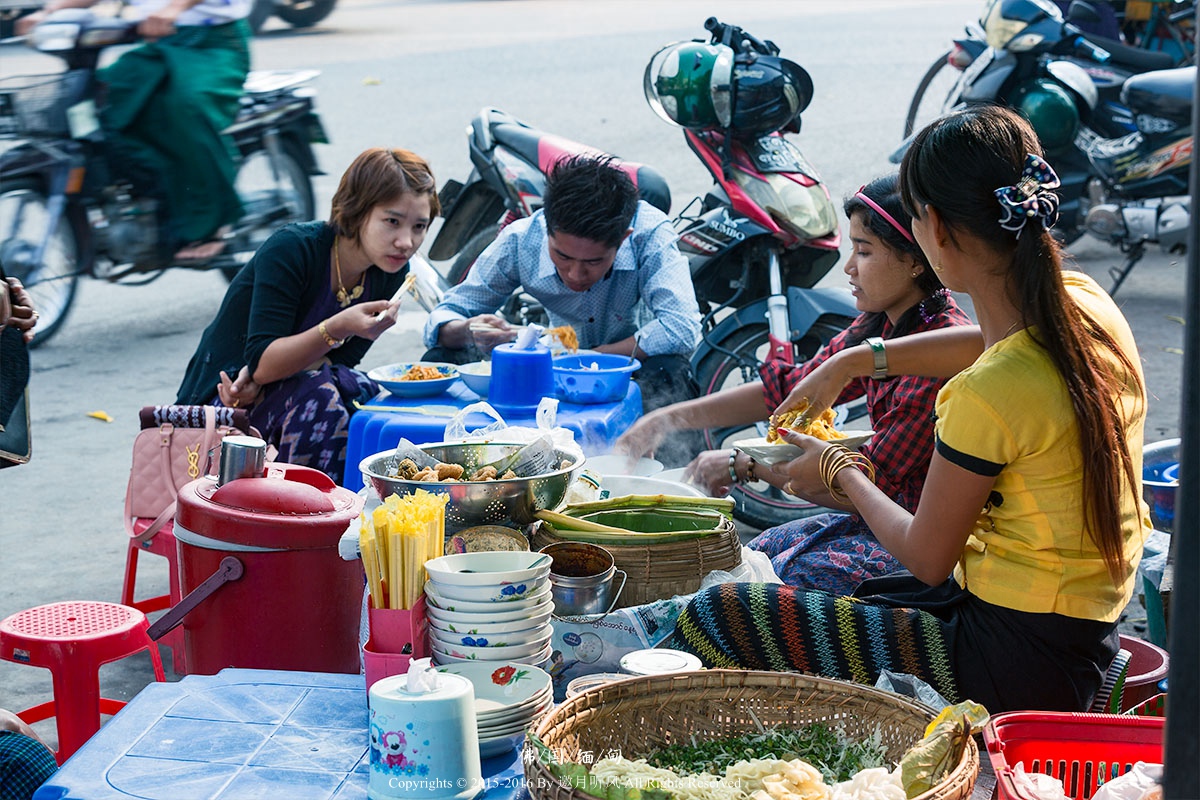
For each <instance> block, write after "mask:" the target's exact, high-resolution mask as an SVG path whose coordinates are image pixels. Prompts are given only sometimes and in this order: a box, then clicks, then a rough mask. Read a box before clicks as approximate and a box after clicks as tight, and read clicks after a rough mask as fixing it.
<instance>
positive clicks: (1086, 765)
mask: <svg viewBox="0 0 1200 800" xmlns="http://www.w3.org/2000/svg"><path fill="white" fill-rule="evenodd" d="M1163 722H1164V720H1163V718H1161V717H1157V718H1156V717H1134V716H1126V715H1115V714H1072V713H1066V712H1055V711H1011V712H1008V713H1006V714H997V715H996V716H994V717H992V718H991V720H990V721H989V722H988V724H987V726H986V727H984V729H983V741H984V744H985V745H986V747H987V752H988V757H989V758H990V759H991V762H992V769H993V770H994V771H995V773H996V789H997V798H998V800H1027V795H1025V794H1023V793H1022V792H1020V791H1019V790H1018V789H1017V787H1016V785H1015V784H1014V782H1013V774H1014V772H1015V770H1016V767H1017V764H1018V763H1022V762H1023V763H1024V765H1025V771H1026V772H1030V773H1033V772H1039V773H1042V774H1045V775H1050V776H1051V777H1054V778H1058V779H1059V780H1060V781H1062V782H1063V790H1064V791H1065V792H1066V793H1067V796H1068V797H1071V798H1074V800H1087V799H1088V798H1090V797H1091V796H1092V795H1093V794H1094V793H1095V792H1096V789H1098V788H1099V787H1100V786H1101V785H1102V784H1103V783H1105V782H1106V781H1109V780H1112V779H1113V778H1115V777H1117V776H1118V775H1124V774H1125V773H1126V772H1128V771H1129V770H1131V769H1133V765H1134V764H1136V763H1137V762H1139V761H1145V762H1147V763H1153V764H1161V763H1162V760H1163V748H1162V742H1163Z"/></svg>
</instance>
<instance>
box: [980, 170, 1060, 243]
mask: <svg viewBox="0 0 1200 800" xmlns="http://www.w3.org/2000/svg"><path fill="white" fill-rule="evenodd" d="M1060 185H1061V182H1060V181H1059V179H1058V175H1056V174H1055V172H1054V170H1053V169H1051V167H1050V165H1049V164H1047V163H1046V162H1045V160H1044V159H1042V158H1040V157H1039V156H1035V155H1033V154H1032V153H1029V154H1027V155H1026V156H1025V168H1024V169H1023V170H1021V179H1020V180H1019V181H1017V182H1016V183H1015V184H1013V185H1012V186H1001V187H1000V188H999V189H997V190H996V199H998V200H999V201H1000V211H1001V216H1000V220H999V221H1000V227H1002V228H1004V229H1005V230H1010V231H1016V233H1017V238H1020V236H1021V231H1022V230H1023V229H1024V228H1025V222H1026V220H1028V219H1030V218H1031V217H1037V218H1038V219H1040V220H1041V221H1042V226H1043V227H1045V228H1050V227H1051V226H1053V225H1054V223H1055V222H1056V221H1057V220H1058V195H1057V194H1055V193H1054V190H1055V189H1057V188H1058V187H1059V186H1060Z"/></svg>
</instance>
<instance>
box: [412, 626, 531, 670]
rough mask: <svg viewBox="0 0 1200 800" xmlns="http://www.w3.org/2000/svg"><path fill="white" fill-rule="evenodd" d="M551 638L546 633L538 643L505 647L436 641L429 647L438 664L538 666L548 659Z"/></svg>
mask: <svg viewBox="0 0 1200 800" xmlns="http://www.w3.org/2000/svg"><path fill="white" fill-rule="evenodd" d="M552 636H553V632H551V633H547V634H546V636H545V638H544V639H541V640H539V641H534V642H530V643H528V644H514V645H508V646H507V647H468V646H466V645H459V644H442V643H441V642H438V641H432V642H430V643H429V647H430V649H432V650H433V660H434V661H436V662H438V663H445V662H447V661H509V660H512V661H527V663H530V664H540V663H542V662H544V661H545V660H546V659H547V658H549V657H550V653H551V649H550V638H551V637H552ZM543 654H544V655H543Z"/></svg>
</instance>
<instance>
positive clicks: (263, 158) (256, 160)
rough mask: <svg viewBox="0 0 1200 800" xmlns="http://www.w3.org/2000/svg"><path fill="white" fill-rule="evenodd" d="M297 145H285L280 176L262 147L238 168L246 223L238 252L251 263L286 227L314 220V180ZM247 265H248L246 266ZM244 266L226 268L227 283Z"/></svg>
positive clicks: (242, 224) (240, 224) (241, 228)
mask: <svg viewBox="0 0 1200 800" xmlns="http://www.w3.org/2000/svg"><path fill="white" fill-rule="evenodd" d="M294 148H295V145H294V144H292V143H290V142H284V143H283V146H282V148H281V151H280V157H279V163H278V164H277V165H276V166H277V168H278V170H279V172H278V179H276V173H275V171H274V170H273V169H272V165H271V156H270V154H268V153H267V151H266V150H265V149H264V148H262V147H258V148H256V149H254V150H251V151H250V152H248V153H246V155H245V157H244V158H243V159H242V163H241V165H240V166H239V167H238V173H237V179H236V182H235V186H236V187H237V193H238V197H240V198H241V199H242V207H243V212H242V219H241V220H239V222H238V229H239V230H238V237H237V239H236V241H237V245H236V247H237V251H238V253H240V254H241V255H244V256H245V257H246V258H247V259H248V258H249V257H250V256H251V255H253V254H254V252H255V251H256V250H258V248H259V246H260V245H262V243H263V242H265V241H266V240H267V238H268V237H270V235H271V234H272V233H274V232H275V231H277V230H278V229H279V228H282V227H283V226H284V225H290V224H291V223H293V222H307V221H308V220H310V219H313V217H314V215H315V213H316V205H315V204H314V202H313V188H312V180H311V179H310V178H309V175H308V172H307V171H306V170H305V169H304V167H303V165H302V164H303V162H302V161H301V159H300V158H299V156H297V155H296V153H295V149H294ZM243 263H244V262H243ZM240 270H241V266H240V265H239V266H236V267H223V268H222V269H221V272H222V273H223V274H224V275H225V277H226V279H227V280H231V281H232V280H233V278H234V276H235V275H237V274H238V272H239V271H240Z"/></svg>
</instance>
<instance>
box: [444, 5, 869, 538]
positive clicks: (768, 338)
mask: <svg viewBox="0 0 1200 800" xmlns="http://www.w3.org/2000/svg"><path fill="white" fill-rule="evenodd" d="M704 26H705V29H706V30H707V31H708V32H709V34H710V37H711V38H710V39H709V40H708V41H705V40H703V39H697V40H691V41H685V42H677V43H675V44H672V45H668V46H667V47H664V48H663V49H662V50H660V51H659V52H658V53H656V54H655V55H654V56H653V57H652V58H651V60H650V62H649V64H648V66H647V69H646V73H645V77H644V91H645V94H646V100H647V102H648V103H649V104H650V106H651V108H652V109H653V110H654V111H655V113H657V114H658V115H659V116H660V117H662V118H663V119H665V120H666V121H667V122H669V123H671V124H673V125H676V126H679V127H681V128H682V129H683V134H684V138H685V141H686V142H687V144H688V146H689V147H690V148H691V150H692V151H693V152H694V153H695V154H696V156H697V158H699V159H700V161H701V163H703V164H704V166H705V168H706V169H707V170H708V171H709V173H710V174H711V175H712V177H713V180H714V185H713V187H712V188H711V189H710V190H709V191H708V193H707V194H706V195H705V196H704V197H702V198H701V197H697V198H695V199H693V200H692V201H691V202H689V203H688V204H687V206H686V207H684V209H683V210H682V211H681V212H680V213H679V214H678V215H677V216H676V217H675V218H674V220H673V222H674V225H675V228H676V230H677V231H678V232H679V249H680V251H681V252H682V253H683V254H684V255H685V256H686V257H687V259H688V262H689V265H690V268H691V274H692V282H693V285H694V287H695V292H696V299H697V301H698V302H699V305H700V310H701V313H702V314H703V334H704V338H703V341H702V342H701V343H700V345H699V346H698V347H697V348H696V351H695V353H694V354H693V356H692V369H693V372H694V374H695V376H696V380H697V381H698V382H699V384H700V387H701V391H702V392H704V393H705V394H711V393H714V392H717V391H720V390H721V389H723V388H725V387H727V386H731V385H735V384H737V383H743V382H747V381H754V380H757V379H758V368H759V367H760V366H761V365H762V363H763V362H764V361H766V360H768V359H780V360H783V361H785V362H787V363H802V362H803V361H806V360H807V359H809V358H811V357H812V356H813V354H815V353H816V351H817V350H818V349H819V348H820V347H821V346H823V345H824V344H826V343H828V342H829V340H830V339H832V338H833V337H834V336H835V335H837V334H838V333H839V332H840V331H842V330H843V329H845V328H846V327H847V326H848V325H849V324H850V322H851V321H853V319H854V317H855V316H857V314H858V311H857V309H856V308H855V306H854V302H853V300H852V298H851V297H850V295H849V293H848V291H846V290H841V289H824V288H821V289H817V288H813V287H814V285H815V284H816V283H817V281H819V280H820V279H821V278H822V277H823V276H824V275H825V274H826V273H827V272H828V271H829V270H830V269H831V268H832V267H833V265H834V264H835V263H836V262H837V260H838V256H839V252H838V246H839V244H840V241H841V235H840V231H839V229H838V220H837V211H836V208H835V207H834V204H833V202H832V200H831V199H830V196H829V192H828V190H827V189H826V187H825V185H824V184H823V183H822V182H821V180H820V178H819V176H818V175H817V173H816V171H815V170H814V169H813V167H812V166H811V165H810V164H809V163H808V161H807V159H806V158H805V157H804V155H803V153H802V152H801V151H800V149H799V148H798V147H797V146H796V145H795V144H793V143H792V141H791V140H790V139H788V138H787V136H786V135H785V134H787V133H799V128H800V114H801V112H802V111H803V110H804V109H805V108H806V107H807V106H808V103H809V100H810V99H811V97H812V90H813V86H812V80H811V78H810V77H809V76H808V73H807V72H805V71H804V69H803V68H801V67H800V66H799V65H797V64H795V63H793V62H791V61H788V60H786V59H783V58H780V57H779V48H778V47H776V46H775V45H774V44H773V43H772V42H769V41H760V40H758V39H757V38H755V37H753V36H751V35H750V34H748V33H746V32H745V31H743V30H742V29H741V28H738V27H736V26H732V25H725V24H722V23H721V22H719V21H718V20H717V19H716V18H710V19H708V20H707V21H706V22H705V24H704ZM467 144H468V149H469V151H470V157H471V163H472V165H473V168H472V171H471V174H470V176H469V177H468V178H467V180H466V181H465V182H460V181H456V180H450V181H448V182H447V183H446V184H445V186H444V187H443V188H442V191H441V193H440V195H439V198H440V200H441V204H442V209H443V212H442V213H443V216H444V218H445V219H444V222H443V224H442V227H441V229H440V230H439V232H438V234H437V237H436V238H435V240H434V242H433V244H432V245H431V247H430V250H429V257H430V259H432V260H434V261H447V260H449V259H451V258H454V259H455V260H454V261H453V263H452V265H451V266H450V268H449V270H448V272H447V280H448V282H449V283H450V284H454V283H458V282H460V281H462V280H463V279H464V278H465V277H466V275H467V274H468V273H469V271H470V268H471V265H472V264H473V263H474V261H475V259H476V258H478V257H479V254H480V253H482V252H483V250H484V249H485V248H486V247H487V246H488V245H489V244H490V243H491V242H492V241H493V240H494V239H495V238H496V236H497V235H498V233H499V231H500V230H501V229H502V228H503V227H504V226H506V225H508V224H509V223H511V222H512V221H514V220H516V219H520V218H522V217H527V216H529V215H531V214H532V213H533V212H534V211H536V210H537V209H538V208H540V207H541V204H542V197H543V195H544V191H545V176H546V172H547V171H548V170H549V169H550V168H551V167H552V166H553V165H554V164H555V163H556V162H557V161H558V159H559V158H561V157H563V156H564V155H567V154H571V153H579V152H595V148H592V147H588V146H587V145H584V144H580V143H578V142H573V141H570V140H567V139H564V138H562V137H560V136H556V135H554V134H550V133H546V132H544V131H540V130H537V129H536V128H533V127H531V126H529V125H527V124H525V123H523V122H521V121H520V120H518V119H515V118H514V117H512V116H511V115H509V114H506V113H504V112H503V111H499V110H497V109H491V108H488V109H484V110H483V111H482V112H481V113H480V114H479V115H478V116H477V117H476V118H475V119H474V120H473V121H472V123H471V125H470V127H469V128H468V130H467ZM620 164H621V167H622V169H624V170H625V171H626V172H627V173H628V174H629V175H630V177H631V178H632V179H633V181H634V183H635V185H636V186H637V187H638V191H639V193H640V195H641V196H642V198H643V199H644V200H646V201H647V202H649V203H651V204H652V205H655V206H656V207H658V208H659V209H661V210H663V211H664V212H667V211H668V209H669V208H670V205H671V196H670V189H669V186H668V184H667V182H666V180H665V179H663V177H662V176H661V174H659V173H658V172H657V171H656V170H654V169H653V168H651V167H648V166H646V165H645V164H638V163H635V162H620ZM539 311H540V308H539V306H538V305H537V303H536V301H534V300H533V299H532V298H530V297H528V296H527V295H523V294H522V293H520V292H519V291H518V292H517V293H515V294H514V295H513V296H512V297H511V298H509V301H508V302H507V303H506V304H505V306H504V308H503V309H502V313H503V314H505V315H506V316H507V317H508V318H509V319H510V321H512V322H516V323H526V322H529V321H541V320H539V319H538V313H539ZM862 413H865V408H864V407H863V406H862V405H861V404H856V405H855V406H854V407H853V408H852V409H850V410H849V411H848V414H849V415H850V416H858V415H861V414H862ZM763 433H765V426H761V427H760V429H758V430H755V431H753V432H748V431H747V430H746V429H745V428H744V427H743V428H740V429H735V428H723V429H713V430H708V431H706V432H705V436H706V441H707V444H708V445H709V446H710V447H714V448H715V447H721V446H728V445H727V443H728V442H730V441H734V440H736V439H739V438H745V437H747V436H756V435H763ZM731 497H732V498H733V499H734V501H735V503H736V508H735V512H736V513H737V515H738V517H739V518H740V519H742V520H744V521H746V522H748V523H751V524H754V525H757V526H759V527H769V526H772V525H776V524H779V523H781V522H784V521H787V520H792V519H796V518H798V517H802V516H805V515H807V514H811V513H817V512H818V511H820V510H822V509H819V508H818V507H816V506H813V505H811V504H809V503H806V502H804V501H800V500H798V499H797V498H795V497H792V496H790V495H785V494H784V493H782V492H780V491H778V490H777V489H775V488H774V487H771V486H770V485H769V484H766V483H762V482H760V483H755V484H750V485H746V486H738V487H735V489H734V492H733V494H732V495H731Z"/></svg>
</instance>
